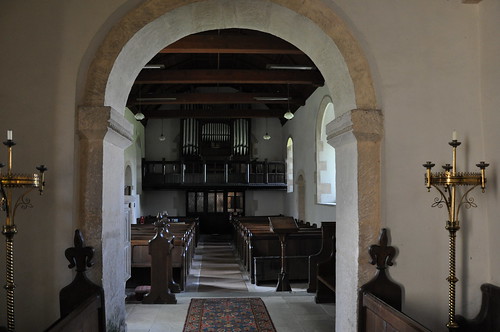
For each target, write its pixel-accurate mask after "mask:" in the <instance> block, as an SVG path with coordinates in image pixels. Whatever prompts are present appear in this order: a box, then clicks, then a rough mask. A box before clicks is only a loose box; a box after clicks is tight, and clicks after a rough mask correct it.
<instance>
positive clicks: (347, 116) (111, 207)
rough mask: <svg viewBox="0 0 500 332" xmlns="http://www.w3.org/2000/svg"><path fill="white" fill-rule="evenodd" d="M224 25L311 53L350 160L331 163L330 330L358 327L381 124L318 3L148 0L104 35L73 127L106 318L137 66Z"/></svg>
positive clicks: (337, 143)
mask: <svg viewBox="0 0 500 332" xmlns="http://www.w3.org/2000/svg"><path fill="white" fill-rule="evenodd" d="M223 28H247V29H254V30H259V31H262V32H267V33H271V34H273V35H276V36H278V37H281V38H283V39H285V40H287V41H288V42H290V43H292V44H294V45H295V46H297V47H299V48H300V49H301V50H302V51H304V52H305V53H306V54H307V55H308V56H309V57H311V59H312V60H313V61H314V62H315V64H316V65H317V66H318V68H319V69H320V71H321V72H322V74H323V76H324V77H325V83H326V85H327V86H328V87H329V89H330V93H331V97H332V100H333V102H334V104H335V112H336V114H335V115H336V118H335V120H334V121H333V122H332V123H331V124H329V125H328V126H327V133H328V137H329V143H330V144H332V145H334V147H335V148H336V149H337V151H338V157H339V159H342V160H345V164H346V165H341V167H337V187H338V193H337V223H338V226H337V234H338V237H337V238H342V240H341V241H338V242H337V254H338V255H337V256H338V259H337V271H339V273H338V274H337V286H338V289H339V291H338V292H337V306H336V311H337V315H336V317H337V319H336V328H337V330H338V331H347V330H355V329H356V327H357V288H358V286H359V285H360V284H362V283H363V282H364V281H365V280H367V279H368V276H366V271H365V268H366V267H367V266H368V263H367V262H368V257H367V255H365V254H364V253H365V251H366V247H367V246H368V245H369V244H372V243H374V242H375V239H376V237H377V235H378V232H379V228H380V139H381V135H382V132H383V130H382V121H381V114H380V112H379V111H377V110H376V98H375V92H374V87H373V86H374V85H373V82H372V77H371V74H370V69H369V65H368V62H367V60H366V57H365V56H364V55H363V52H362V50H361V49H360V47H359V45H358V43H357V41H356V40H355V38H354V37H353V35H352V34H351V32H350V30H349V27H348V26H347V25H346V24H345V23H344V22H343V21H342V20H341V19H340V18H339V17H338V16H337V15H336V14H335V12H333V11H332V9H331V8H329V7H328V6H326V5H325V4H324V3H323V1H321V0H309V1H303V0H254V1H245V0H184V1H179V0H149V1H145V2H144V3H143V4H141V5H140V6H138V7H137V8H135V9H134V10H132V11H130V12H129V13H128V14H126V15H125V16H124V17H123V18H122V19H121V20H120V21H119V22H117V24H116V25H115V26H114V28H113V29H111V30H110V31H109V33H108V34H107V36H106V37H105V39H104V40H103V42H102V44H101V45H100V47H99V49H98V51H97V53H96V54H95V57H94V61H93V62H92V64H91V66H90V68H89V71H88V73H87V74H88V75H87V78H86V86H85V93H84V99H83V102H82V104H81V106H80V107H79V108H78V112H77V114H78V121H77V129H78V133H79V135H80V141H79V144H80V155H79V156H80V165H81V168H80V193H81V204H80V218H81V219H80V221H79V223H80V226H81V228H82V229H83V230H84V231H86V237H87V239H88V242H89V243H90V245H92V246H94V247H96V249H97V251H98V252H99V251H101V252H102V254H101V255H99V257H97V260H96V267H95V268H94V272H93V275H92V277H93V279H95V280H102V284H103V287H104V288H105V292H106V312H107V320H108V323H110V322H115V323H116V322H117V323H116V324H117V325H118V328H119V329H120V330H122V329H124V317H125V311H124V304H123V302H124V301H123V292H124V285H123V280H122V279H121V277H122V276H121V275H120V274H119V273H116V272H110V271H115V270H118V271H119V268H118V265H119V263H116V265H117V266H113V264H115V263H113V262H114V261H116V260H117V259H116V258H115V256H116V250H117V248H118V247H119V246H117V245H116V244H115V243H114V242H113V239H114V238H116V237H120V236H122V234H116V233H115V231H114V228H113V218H117V217H118V218H120V217H121V216H120V212H119V211H121V206H122V204H120V203H121V202H120V201H119V199H118V198H115V197H114V195H108V193H109V192H110V191H111V192H117V190H118V189H121V190H122V188H123V187H122V185H123V181H121V182H120V181H117V180H114V178H113V176H115V177H119V176H120V174H116V175H115V174H110V172H108V173H107V172H106V169H108V168H109V166H114V165H113V163H116V158H114V157H117V156H118V155H119V154H120V151H121V150H123V149H124V148H125V147H126V146H127V145H128V144H130V142H131V136H132V128H131V126H130V124H129V123H128V122H127V120H125V118H124V117H123V110H124V107H125V102H126V99H127V96H128V93H129V91H130V88H131V86H132V84H133V81H134V79H135V77H136V76H137V74H138V73H139V71H140V70H141V68H142V67H143V65H144V64H145V63H146V62H147V61H148V60H149V59H150V58H151V57H152V56H153V55H154V54H156V53H157V52H158V51H159V50H160V49H161V48H163V47H165V46H166V45H168V44H170V43H172V42H173V41H175V40H178V39H180V38H182V37H184V36H187V35H189V34H192V33H196V32H200V31H206V30H212V29H223ZM297 31H302V32H303V33H296V32H297ZM118 160H119V158H118ZM347 162H348V163H349V167H347ZM344 166H345V167H344ZM121 178H122V179H123V174H121ZM105 193H106V194H105ZM118 206H119V208H117V207H118ZM115 210H119V211H115ZM117 242H119V241H117ZM120 243H121V242H120ZM365 256H366V257H365ZM103 261H106V266H104V265H103V264H102V262H103ZM113 268H114V269H113ZM344 276H346V277H348V278H349V279H348V280H347V279H345V278H344Z"/></svg>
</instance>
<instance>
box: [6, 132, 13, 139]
mask: <svg viewBox="0 0 500 332" xmlns="http://www.w3.org/2000/svg"><path fill="white" fill-rule="evenodd" d="M7 140H8V141H12V130H7Z"/></svg>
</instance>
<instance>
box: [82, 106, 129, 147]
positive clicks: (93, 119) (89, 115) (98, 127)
mask: <svg viewBox="0 0 500 332" xmlns="http://www.w3.org/2000/svg"><path fill="white" fill-rule="evenodd" d="M78 134H79V135H80V138H85V139H87V140H104V139H105V136H106V134H108V137H107V138H106V139H107V140H108V141H110V142H111V143H113V144H115V145H117V146H120V147H122V148H126V147H127V146H129V145H130V144H131V143H132V141H133V125H132V124H130V123H129V122H128V121H127V120H126V119H125V118H124V117H123V115H122V114H119V113H118V112H117V111H115V110H114V109H113V108H111V107H109V106H80V107H79V108H78Z"/></svg>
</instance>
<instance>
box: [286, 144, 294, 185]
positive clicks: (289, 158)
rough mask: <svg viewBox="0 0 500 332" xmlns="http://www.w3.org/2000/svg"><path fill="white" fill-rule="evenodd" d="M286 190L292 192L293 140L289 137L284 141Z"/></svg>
mask: <svg viewBox="0 0 500 332" xmlns="http://www.w3.org/2000/svg"><path fill="white" fill-rule="evenodd" d="M286 191H287V192H289V193H292V192H293V140H292V138H291V137H289V138H288V141H287V142H286Z"/></svg>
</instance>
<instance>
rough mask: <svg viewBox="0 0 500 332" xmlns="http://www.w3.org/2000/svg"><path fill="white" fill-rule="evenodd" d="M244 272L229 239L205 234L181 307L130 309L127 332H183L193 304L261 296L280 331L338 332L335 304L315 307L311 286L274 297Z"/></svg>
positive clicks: (269, 289)
mask: <svg viewBox="0 0 500 332" xmlns="http://www.w3.org/2000/svg"><path fill="white" fill-rule="evenodd" d="M243 271H244V269H243V268H242V266H241V265H240V263H239V260H238V258H237V257H236V254H235V251H234V248H233V246H232V243H231V241H230V239H229V237H222V236H209V235H202V236H201V238H200V242H199V244H198V246H197V248H196V251H195V255H194V258H193V265H192V268H191V271H190V274H189V276H188V278H187V284H186V290H185V291H184V292H181V293H178V294H175V295H176V298H177V304H134V303H129V304H127V305H126V309H127V318H126V322H127V331H128V332H160V331H162V332H165V331H182V329H183V326H184V322H185V319H186V314H187V311H188V308H189V303H190V300H191V299H192V298H208V297H260V298H262V300H263V301H264V303H265V305H266V307H267V310H268V312H269V314H270V316H271V319H272V321H273V323H274V326H275V327H276V330H277V331H291V332H294V331H297V332H299V331H301V332H302V331H304V332H305V331H308V332H313V331H317V332H323V331H329V332H331V331H334V330H335V317H334V316H335V306H334V304H316V303H315V302H314V294H309V293H307V292H306V288H307V284H305V283H304V284H303V283H292V291H291V292H276V291H275V288H276V287H275V285H271V284H269V285H264V286H256V285H254V284H252V283H251V282H250V280H249V277H248V275H247V274H246V273H245V272H243Z"/></svg>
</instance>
